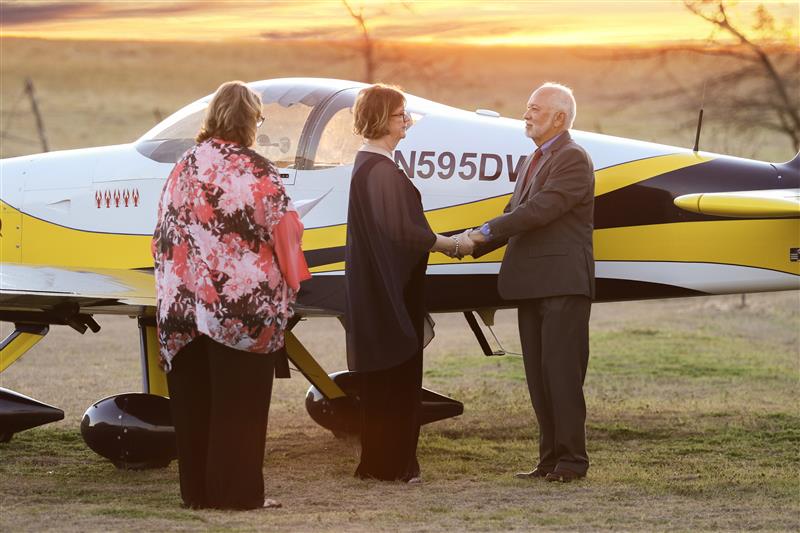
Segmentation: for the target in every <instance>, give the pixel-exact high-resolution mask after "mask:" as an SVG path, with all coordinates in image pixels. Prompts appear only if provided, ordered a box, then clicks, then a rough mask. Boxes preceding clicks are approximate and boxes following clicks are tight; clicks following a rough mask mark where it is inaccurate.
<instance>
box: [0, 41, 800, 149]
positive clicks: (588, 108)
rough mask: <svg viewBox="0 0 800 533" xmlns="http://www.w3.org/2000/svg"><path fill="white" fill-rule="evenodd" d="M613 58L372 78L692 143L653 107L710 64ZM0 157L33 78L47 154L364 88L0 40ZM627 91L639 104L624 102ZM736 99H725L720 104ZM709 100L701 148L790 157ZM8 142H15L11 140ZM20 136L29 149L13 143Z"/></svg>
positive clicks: (311, 54) (417, 51)
mask: <svg viewBox="0 0 800 533" xmlns="http://www.w3.org/2000/svg"><path fill="white" fill-rule="evenodd" d="M619 53H620V51H619V50H612V49H599V50H598V49H594V50H593V51H589V50H586V49H570V48H554V49H537V48H490V47H489V48H486V47H439V46H419V45H418V46H411V45H408V46H405V47H401V48H395V49H393V50H391V54H388V55H387V54H384V55H381V53H380V51H379V57H398V56H399V57H401V58H403V59H402V60H401V61H391V62H385V63H382V64H381V65H380V68H379V70H378V75H379V78H380V79H381V80H382V81H386V82H390V83H396V84H399V85H401V86H402V87H404V88H405V89H406V90H408V91H409V92H410V93H412V94H416V95H418V96H422V97H425V98H430V99H433V100H436V101H440V102H443V103H446V104H449V105H453V106H456V107H461V108H465V109H477V108H488V109H494V110H496V111H498V112H499V113H501V114H502V115H504V116H510V117H517V116H519V115H520V114H521V112H522V111H523V106H524V102H525V101H527V98H528V95H529V93H530V90H531V89H532V88H533V87H535V86H537V85H538V84H540V83H542V82H544V81H550V80H555V81H560V82H562V83H566V84H567V85H570V86H571V87H573V88H574V89H575V92H576V95H577V98H578V102H579V113H578V118H577V122H576V125H575V126H576V128H578V129H583V130H588V131H600V132H602V133H607V134H611V135H619V136H623V137H633V138H637V139H642V140H648V141H654V142H662V143H666V144H674V145H677V146H686V147H688V146H691V145H692V144H693V142H694V133H695V121H696V116H697V108H698V107H699V105H700V94H698V95H697V101H696V102H695V101H691V102H688V103H680V102H677V101H675V100H667V101H664V102H654V101H653V100H652V99H651V96H652V95H653V94H655V93H658V92H661V91H664V90H665V89H670V88H675V87H686V86H690V85H692V84H693V83H695V82H696V81H697V80H700V79H702V78H703V77H704V76H706V75H707V74H708V73H709V72H715V71H719V69H720V62H719V60H718V59H716V58H707V57H699V58H698V57H695V56H688V55H687V56H676V57H674V59H671V60H670V61H666V62H664V61H661V60H660V59H649V60H644V61H636V62H631V61H621V60H618V59H614V57H615V56H618V55H619ZM0 56H1V59H2V77H1V79H0V95H2V98H1V99H0V100H1V101H0V131H2V132H4V133H5V134H6V137H5V138H3V139H2V143H0V156H2V157H10V156H14V155H21V154H28V153H33V152H38V151H39V150H40V149H41V148H40V145H39V143H38V141H37V137H36V129H35V125H34V122H33V118H32V115H31V113H30V108H29V103H28V101H27V100H26V99H25V98H22V88H23V80H24V79H25V77H26V76H30V77H31V78H33V80H34V82H35V85H36V90H37V91H38V94H39V98H40V106H41V108H42V111H43V114H44V121H45V127H46V131H47V135H48V138H49V141H50V144H51V147H52V148H51V149H65V148H77V147H86V146H96V145H107V144H116V143H124V142H130V141H132V140H134V139H136V138H138V137H139V136H140V135H141V134H143V133H144V132H145V131H147V130H148V129H150V127H152V126H153V125H154V124H155V123H156V121H157V120H156V118H155V112H156V110H157V112H158V113H160V114H161V115H163V116H166V115H168V114H170V113H171V112H173V111H175V110H176V109H178V108H179V107H181V106H183V105H185V104H187V103H189V102H191V101H193V100H195V99H197V98H200V97H201V96H205V95H206V94H209V93H211V92H213V91H214V90H215V89H216V88H217V86H219V84H220V83H222V82H224V81H227V80H230V79H243V80H260V79H268V78H277V77H287V76H311V77H331V78H342V79H360V76H361V73H362V66H361V64H360V62H359V58H358V55H357V54H356V53H354V51H353V49H352V48H348V47H343V46H341V45H339V46H336V45H328V44H323V45H313V44H289V43H268V42H262V43H247V44H241V43H215V44H214V43H209V44H202V45H200V44H192V43H168V44H165V43H125V42H109V43H103V42H80V41H44V40H27V39H9V38H6V39H0ZM631 93H634V94H636V95H637V96H635V97H631V96H629V95H630V94H631ZM736 96H737V95H733V94H731V95H728V98H733V97H736ZM715 106H716V103H715V102H714V101H708V102H706V112H705V122H704V134H703V138H702V143H701V146H702V147H703V148H704V149H706V150H709V151H714V152H719V153H729V154H733V155H738V156H743V157H756V158H759V159H764V160H771V161H784V160H787V159H790V158H791V157H792V156H794V152H793V150H792V149H791V148H790V143H789V142H788V141H787V140H786V139H785V138H783V137H781V136H779V135H777V134H775V133H768V132H756V131H754V130H746V129H742V128H740V127H734V125H732V124H730V123H728V122H727V121H726V118H727V117H726V116H725V115H724V114H722V113H721V112H717V111H716V109H715ZM9 135H10V136H11V137H9ZM18 137H22V138H25V139H29V141H28V142H23V141H18V140H17V138H18Z"/></svg>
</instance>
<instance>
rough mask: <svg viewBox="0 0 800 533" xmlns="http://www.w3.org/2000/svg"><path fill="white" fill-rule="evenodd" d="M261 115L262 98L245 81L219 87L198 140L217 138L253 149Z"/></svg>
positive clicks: (229, 82) (209, 105) (209, 106)
mask: <svg viewBox="0 0 800 533" xmlns="http://www.w3.org/2000/svg"><path fill="white" fill-rule="evenodd" d="M260 116H261V97H260V96H258V95H257V94H256V93H254V92H253V91H252V90H250V88H249V87H247V85H245V84H244V82H241V81H228V82H225V83H223V84H222V85H220V86H219V89H217V92H216V93H214V98H212V99H211V103H210V104H208V109H207V110H206V118H205V122H204V123H203V127H202V128H200V132H199V133H198V134H197V138H196V139H195V140H196V141H197V142H203V141H205V140H206V139H211V138H217V139H222V140H225V141H230V142H235V143H237V144H241V145H242V146H252V145H253V143H254V142H255V140H256V130H257V129H258V128H257V126H256V122H257V121H258V117H260Z"/></svg>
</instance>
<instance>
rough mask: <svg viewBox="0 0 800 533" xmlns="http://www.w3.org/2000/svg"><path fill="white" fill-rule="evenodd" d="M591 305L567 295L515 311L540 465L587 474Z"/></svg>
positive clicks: (583, 298) (533, 302)
mask: <svg viewBox="0 0 800 533" xmlns="http://www.w3.org/2000/svg"><path fill="white" fill-rule="evenodd" d="M591 305H592V301H591V300H590V299H589V298H587V297H586V296H578V295H569V296H555V297H550V298H536V299H533V300H526V301H524V302H523V303H522V304H520V306H519V308H518V320H519V336H520V341H521V343H522V355H523V359H524V361H525V377H526V378H527V381H528V391H529V392H530V395H531V403H532V404H533V410H534V411H535V412H536V419H537V421H538V422H539V464H538V467H539V468H542V469H543V470H545V471H551V470H553V469H555V468H559V469H567V470H572V471H573V472H577V473H579V474H586V470H587V469H588V468H589V456H588V455H587V453H586V428H585V425H586V402H585V400H584V397H583V381H584V378H585V377H586V367H587V365H588V363H589V315H590V313H591Z"/></svg>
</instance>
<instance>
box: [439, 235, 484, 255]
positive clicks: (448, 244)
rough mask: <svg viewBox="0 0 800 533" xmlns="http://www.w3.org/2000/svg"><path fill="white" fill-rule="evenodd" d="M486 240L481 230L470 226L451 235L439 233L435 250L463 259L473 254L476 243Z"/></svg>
mask: <svg viewBox="0 0 800 533" xmlns="http://www.w3.org/2000/svg"><path fill="white" fill-rule="evenodd" d="M485 242H486V237H484V235H483V234H482V233H481V232H480V231H479V230H476V229H473V228H469V229H467V230H464V232H463V233H459V234H458V235H452V236H450V237H445V236H444V235H437V239H436V245H435V246H434V249H433V251H434V252H441V253H443V254H445V255H446V256H448V257H455V258H456V259H459V260H461V259H463V258H464V257H466V256H468V255H472V254H473V252H474V251H475V246H476V245H479V244H482V243H485Z"/></svg>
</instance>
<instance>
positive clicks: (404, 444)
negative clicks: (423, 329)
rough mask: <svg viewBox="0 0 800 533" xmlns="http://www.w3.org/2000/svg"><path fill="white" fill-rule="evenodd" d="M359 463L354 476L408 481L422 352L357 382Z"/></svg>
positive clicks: (415, 465)
mask: <svg viewBox="0 0 800 533" xmlns="http://www.w3.org/2000/svg"><path fill="white" fill-rule="evenodd" d="M360 386H361V388H360V396H361V462H360V463H359V465H358V468H357V469H356V473H355V475H356V477H360V478H367V479H380V480H384V481H394V480H400V481H408V480H409V479H411V478H413V477H417V476H419V474H420V469H419V462H418V461H417V441H418V440H419V425H420V424H419V420H420V409H421V408H422V350H420V351H419V353H417V354H416V355H414V356H413V357H412V358H411V359H409V360H408V361H406V362H404V363H403V364H401V365H399V366H396V367H392V368H389V369H386V370H380V371H376V372H365V373H363V374H362V375H361V380H360Z"/></svg>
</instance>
